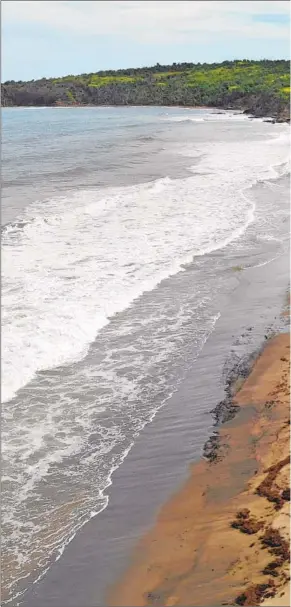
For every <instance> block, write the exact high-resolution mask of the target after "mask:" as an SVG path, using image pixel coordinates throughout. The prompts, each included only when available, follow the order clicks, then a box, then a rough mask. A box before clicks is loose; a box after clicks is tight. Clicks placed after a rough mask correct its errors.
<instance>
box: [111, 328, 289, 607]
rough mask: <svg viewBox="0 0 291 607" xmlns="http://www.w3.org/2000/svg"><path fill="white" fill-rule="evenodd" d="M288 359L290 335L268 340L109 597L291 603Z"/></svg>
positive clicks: (114, 601)
mask: <svg viewBox="0 0 291 607" xmlns="http://www.w3.org/2000/svg"><path fill="white" fill-rule="evenodd" d="M289 361H290V342H289V334H281V335H277V336H276V337H274V338H273V339H271V340H268V342H267V343H266V345H265V347H264V349H263V351H262V353H261V355H260V356H259V357H258V359H257V360H256V362H255V364H254V366H253V368H252V371H251V373H250V375H249V376H248V378H247V379H246V380H245V381H244V382H242V381H239V382H237V384H236V386H235V395H234V396H233V399H232V405H233V409H234V410H235V411H236V414H235V415H234V417H233V418H232V419H229V421H227V422H226V423H225V424H223V425H222V426H221V428H220V430H219V435H216V437H215V440H214V442H213V446H214V448H213V449H210V450H209V451H208V457H207V458H206V459H203V460H201V461H200V462H199V463H198V464H195V465H193V467H192V470H191V475H190V478H189V479H188V481H187V483H186V484H185V485H184V486H183V487H182V489H181V490H180V491H179V492H177V494H176V495H174V496H173V497H172V499H171V500H170V501H169V502H168V503H167V504H165V505H164V507H163V508H162V510H161V511H160V514H159V516H158V519H157V521H156V524H155V525H154V527H153V528H152V529H151V531H150V532H149V533H148V534H147V535H146V537H144V538H143V539H142V540H141V541H140V543H139V545H138V546H137V548H136V551H135V553H134V555H133V562H132V565H131V566H130V567H129V569H128V571H127V573H126V574H125V576H124V577H123V579H121V580H120V581H119V582H118V584H117V585H116V586H115V587H114V588H113V589H111V591H110V593H109V597H108V604H109V605H112V606H117V605H118V606H125V605H127V606H131V605H135V606H141V605H161V606H162V605H163V606H170V605H181V606H182V605H183V606H192V607H193V606H195V605H197V606H198V605H200V606H210V605H234V604H239V605H259V604H261V603H263V604H264V605H270V606H271V605H290V601H289V579H290V578H289V574H290V568H289V520H290V517H289V515H290V512H289V500H290V484H289V476H290V450H289V447H290V444H289V438H290V435H289V430H290V416H289V399H290V387H289Z"/></svg>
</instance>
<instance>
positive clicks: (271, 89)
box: [2, 60, 290, 121]
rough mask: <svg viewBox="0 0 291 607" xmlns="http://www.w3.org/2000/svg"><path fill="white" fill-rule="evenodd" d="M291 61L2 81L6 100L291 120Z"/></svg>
mask: <svg viewBox="0 0 291 607" xmlns="http://www.w3.org/2000/svg"><path fill="white" fill-rule="evenodd" d="M289 70H290V64H289V62H288V61H284V60H276V61H269V60H262V61H247V60H243V61H225V62H223V63H221V64H218V63H213V64H211V65H209V64H200V63H198V64H196V65H195V64H193V63H181V64H176V63H174V64H173V65H159V64H157V65H155V66H154V67H150V68H138V69H126V70H118V71H111V70H109V71H101V72H96V73H91V74H81V75H79V76H73V75H69V76H65V77H62V78H49V79H46V78H42V79H41V80H32V81H29V82H21V81H19V82H15V81H7V82H5V83H4V84H3V85H2V106H58V105H181V106H197V105H205V106H215V107H221V108H227V107H231V108H237V109H240V110H244V111H249V112H250V113H252V114H254V115H255V116H266V115H269V116H272V117H274V118H275V119H276V120H280V121H285V120H289V107H290V71H289Z"/></svg>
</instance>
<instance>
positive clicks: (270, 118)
mask: <svg viewBox="0 0 291 607" xmlns="http://www.w3.org/2000/svg"><path fill="white" fill-rule="evenodd" d="M115 107H116V108H132V107H134V108H138V107H142V108H147V107H154V108H167V109H171V108H178V109H185V110H217V112H216V113H223V112H237V113H238V114H244V115H247V117H248V118H249V119H250V120H255V119H256V118H259V119H261V120H262V119H263V121H264V122H269V123H271V124H290V116H289V114H288V116H287V117H285V116H283V117H281V116H280V115H277V114H276V115H275V114H272V113H269V114H266V115H265V114H262V113H261V112H260V111H259V112H252V111H251V110H248V109H245V106H243V107H241V108H239V107H229V106H228V107H216V106H208V105H205V106H204V105H193V106H192V105H150V104H149V105H132V104H122V105H118V104H112V105H107V104H104V105H103V104H100V105H95V104H75V105H74V104H57V105H6V106H3V107H2V109H40V108H42V109H64V108H65V109H68V108H80V109H83V108H115Z"/></svg>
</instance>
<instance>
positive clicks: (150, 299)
mask: <svg viewBox="0 0 291 607" xmlns="http://www.w3.org/2000/svg"><path fill="white" fill-rule="evenodd" d="M288 174H289V127H288V126H286V125H284V124H275V125H274V124H270V123H268V122H264V121H263V120H257V119H253V120H252V119H250V118H249V117H247V116H245V115H242V114H240V113H234V112H230V111H228V112H220V111H218V110H215V109H213V110H211V109H196V110H191V109H187V108H185V109H182V108H156V107H138V108H137V107H125V108H119V107H118V108H117V107H116V108H112V107H101V108H21V109H20V108H11V109H10V108H7V109H3V110H2V188H3V189H2V575H3V581H2V594H3V598H4V603H5V602H6V601H7V602H8V601H12V602H13V604H16V603H15V601H16V602H17V601H21V600H22V597H23V595H24V593H25V591H26V590H27V589H28V588H29V586H30V585H31V584H32V583H34V582H35V581H36V580H37V579H39V578H41V577H42V576H43V575H44V574H45V573H46V572H47V571H48V569H49V568H50V566H51V565H52V563H53V562H55V561H56V560H57V559H59V557H60V556H61V555H62V554H63V553H64V550H65V548H66V546H68V544H69V543H70V542H71V541H72V539H73V538H74V537H75V536H76V535H77V534H78V532H80V530H81V529H82V527H83V526H84V525H85V523H87V522H88V521H89V520H91V519H92V518H95V517H96V518H97V519H98V515H99V516H100V514H101V512H102V511H104V510H105V509H106V508H107V506H108V503H109V492H108V489H109V487H110V486H111V484H112V482H113V486H114V474H113V473H114V472H115V471H117V470H118V469H119V467H120V466H121V467H122V464H124V463H125V461H126V458H127V456H128V454H129V453H130V451H131V449H132V448H133V446H134V445H135V443H136V442H137V441H138V440H139V437H140V435H141V434H142V432H143V431H144V429H145V427H146V426H147V425H148V424H149V423H150V422H152V421H153V420H154V418H155V416H156V414H157V413H158V411H159V410H160V409H161V408H162V407H164V408H166V407H167V406H168V403H169V402H170V400H171V398H173V395H175V393H177V390H178V389H179V386H181V384H182V382H183V381H184V380H185V377H186V376H187V373H188V372H189V369H191V368H192V367H193V361H195V360H198V359H199V356H200V355H201V353H202V352H203V349H204V347H205V345H206V344H207V341H208V339H209V337H210V336H211V335H212V333H213V332H214V331H215V329H216V325H217V323H218V322H219V320H220V318H221V315H222V313H223V312H222V308H223V306H221V305H220V304H221V302H222V301H223V298H224V297H225V296H226V295H227V294H228V293H229V292H231V290H232V289H233V288H234V286H235V284H236V282H237V280H238V277H239V275H240V274H243V272H244V270H246V269H248V268H256V267H257V268H260V267H265V266H268V264H270V263H271V262H272V261H273V260H278V259H279V260H280V257H281V256H282V255H284V254H286V252H287V251H288V246H289V223H288V216H289V195H288V193H289V184H288ZM205 409H206V410H207V403H206V404H205ZM177 419H179V415H178V416H177ZM193 424H194V426H195V412H194V417H193ZM205 424H206V426H205V428H204V430H205V431H206V427H207V424H208V425H209V420H208V421H207V422H206V421H205ZM68 604H69V603H68Z"/></svg>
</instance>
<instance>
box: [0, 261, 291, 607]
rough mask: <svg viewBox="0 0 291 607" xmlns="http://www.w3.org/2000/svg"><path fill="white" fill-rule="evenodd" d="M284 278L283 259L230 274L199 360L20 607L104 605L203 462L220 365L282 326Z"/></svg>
mask: <svg viewBox="0 0 291 607" xmlns="http://www.w3.org/2000/svg"><path fill="white" fill-rule="evenodd" d="M288 279H289V258H288V255H287V254H286V255H283V256H282V257H280V258H278V259H276V260H274V261H273V262H271V263H269V264H268V265H265V266H262V267H259V268H252V269H248V270H245V271H243V272H237V273H235V274H234V277H233V290H232V292H231V293H228V294H227V295H225V296H222V297H221V298H220V301H219V310H220V312H221V317H220V319H219V321H218V322H217V324H216V327H215V331H214V332H213V333H212V335H211V337H210V338H209V340H208V342H207V343H206V344H205V346H204V348H203V350H202V352H201V354H200V356H199V358H198V359H197V360H193V365H192V368H191V369H190V370H189V372H188V375H187V376H186V378H185V380H184V381H183V382H182V384H181V385H180V387H179V389H178V391H177V392H176V393H175V394H174V395H173V397H172V398H171V399H170V400H169V401H168V402H167V403H166V405H165V406H164V408H163V409H161V410H160V411H159V413H158V414H157V415H156V417H155V419H154V421H153V422H152V423H151V424H149V425H148V426H147V427H146V428H145V429H144V430H143V432H142V434H141V435H140V436H139V438H138V439H137V441H136V443H135V445H134V447H133V448H132V450H131V452H130V453H129V455H128V456H127V458H126V460H125V461H124V463H123V464H122V466H120V468H119V469H118V470H117V471H116V472H115V473H114V475H113V484H112V486H111V487H110V488H109V490H108V495H109V505H108V507H107V508H106V510H104V511H103V512H102V513H101V514H99V515H98V516H97V517H95V518H94V519H92V520H91V521H90V522H89V523H87V524H86V525H85V526H84V527H83V529H82V530H81V531H80V532H79V533H78V534H77V536H76V537H75V538H74V540H73V541H72V542H71V543H70V544H69V546H68V547H67V549H66V550H65V552H64V554H63V555H62V557H61V558H60V560H59V561H58V562H56V563H55V564H53V565H52V567H51V569H50V570H49V571H48V573H47V574H46V576H45V577H44V578H43V579H42V580H40V582H38V583H37V584H35V585H34V586H32V587H31V588H30V589H29V590H28V592H27V593H26V594H25V596H24V598H23V599H22V601H21V603H20V605H22V606H25V607H40V605H42V606H43V607H80V606H82V605H83V606H84V607H97V606H101V605H104V604H105V597H106V596H107V594H108V590H109V588H110V587H112V585H113V584H114V583H115V582H116V581H117V580H118V579H120V576H121V575H122V574H123V573H124V572H125V571H126V570H127V569H128V565H129V562H130V559H131V555H132V551H133V549H134V547H135V546H136V543H137V541H138V540H139V538H140V537H141V536H142V535H143V534H144V533H145V532H146V531H147V530H149V529H150V527H151V525H152V524H153V522H154V520H155V518H156V516H157V514H158V512H159V510H160V508H161V506H162V504H164V503H165V502H166V501H167V500H168V499H169V497H170V496H171V495H172V494H173V493H174V492H175V491H177V488H178V487H179V486H182V485H183V483H184V482H185V480H186V478H187V476H188V471H189V465H190V464H191V463H193V462H194V463H195V461H198V460H199V459H200V458H201V454H202V450H203V445H204V443H205V441H206V440H207V438H208V437H209V435H210V433H211V429H212V427H213V417H212V415H211V413H210V411H211V410H212V409H213V408H214V407H215V406H216V405H217V403H218V402H219V401H220V400H221V399H222V398H224V387H225V385H224V376H225V365H226V364H227V365H231V364H232V361H233V358H235V357H241V356H245V355H249V354H250V353H251V352H253V351H254V350H255V349H256V348H259V347H260V346H261V344H262V341H263V340H264V336H265V334H266V332H267V333H270V331H271V330H272V327H273V326H274V325H275V330H277V328H278V327H280V326H281V322H282V321H281V319H280V312H281V309H282V304H283V301H284V298H285V295H286V287H287V283H288ZM15 604H16V603H14V604H13V605H15ZM11 605H12V604H11Z"/></svg>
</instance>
